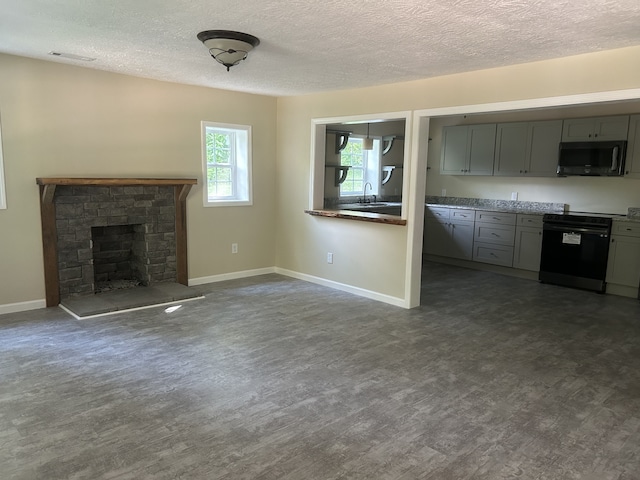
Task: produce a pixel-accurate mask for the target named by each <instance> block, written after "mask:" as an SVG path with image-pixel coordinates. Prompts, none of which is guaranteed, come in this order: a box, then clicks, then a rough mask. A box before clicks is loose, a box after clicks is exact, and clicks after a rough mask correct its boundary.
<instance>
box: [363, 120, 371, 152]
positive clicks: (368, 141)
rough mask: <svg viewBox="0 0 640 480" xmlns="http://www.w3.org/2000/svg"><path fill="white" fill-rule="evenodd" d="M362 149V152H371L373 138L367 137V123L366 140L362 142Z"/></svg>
mask: <svg viewBox="0 0 640 480" xmlns="http://www.w3.org/2000/svg"><path fill="white" fill-rule="evenodd" d="M362 148H363V149H364V150H373V138H370V137H369V124H368V123H367V138H365V139H364V140H362Z"/></svg>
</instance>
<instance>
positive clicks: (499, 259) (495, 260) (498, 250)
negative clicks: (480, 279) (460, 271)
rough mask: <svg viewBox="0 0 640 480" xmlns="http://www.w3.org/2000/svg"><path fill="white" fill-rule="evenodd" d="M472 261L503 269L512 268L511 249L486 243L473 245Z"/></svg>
mask: <svg viewBox="0 0 640 480" xmlns="http://www.w3.org/2000/svg"><path fill="white" fill-rule="evenodd" d="M473 260H474V261H476V262H483V263H492V264H493V265H502V266H503V267H511V266H513V247H507V246H503V245H491V244H488V243H474V244H473Z"/></svg>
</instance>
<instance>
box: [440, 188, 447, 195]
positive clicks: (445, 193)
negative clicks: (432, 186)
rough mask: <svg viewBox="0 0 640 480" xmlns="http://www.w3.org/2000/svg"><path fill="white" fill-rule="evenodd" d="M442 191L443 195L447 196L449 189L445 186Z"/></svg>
mask: <svg viewBox="0 0 640 480" xmlns="http://www.w3.org/2000/svg"><path fill="white" fill-rule="evenodd" d="M441 193H442V195H441V196H442V197H446V196H447V189H446V188H443V189H442V192H441Z"/></svg>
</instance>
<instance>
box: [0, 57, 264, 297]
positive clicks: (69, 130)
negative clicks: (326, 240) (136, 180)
mask: <svg viewBox="0 0 640 480" xmlns="http://www.w3.org/2000/svg"><path fill="white" fill-rule="evenodd" d="M0 115H1V117H2V140H3V147H4V163H5V174H6V183H7V185H6V191H7V205H8V208H7V209H6V210H0V305H6V304H14V303H20V302H29V301H34V300H38V299H41V298H44V279H43V267H42V240H41V230H40V211H39V203H38V188H37V185H36V183H35V179H36V177H59V176H62V177H65V176H71V177H185V178H197V179H198V181H199V183H200V185H198V186H196V187H195V188H193V189H192V191H191V193H190V195H189V197H188V200H187V218H188V249H189V262H188V265H189V277H190V278H192V279H193V278H201V277H209V276H215V275H221V274H225V273H229V272H238V271H245V270H253V269H260V268H266V267H273V265H274V261H275V260H274V259H275V254H274V252H275V244H274V241H275V195H274V190H273V185H274V183H275V151H276V145H275V139H276V125H275V123H276V99H275V98H273V97H266V96H258V95H249V94H242V93H235V92H228V91H221V90H214V89H209V88H201V87H192V86H183V85H178V84H172V83H166V82H157V81H152V80H145V79H140V78H134V77H128V76H124V75H117V74H111V73H106V72H102V71H98V70H93V69H86V68H79V67H76V66H70V65H64V64H60V63H53V62H43V61H38V60H32V59H27V58H21V57H15V56H9V55H0ZM202 120H207V121H212V122H223V123H232V124H243V125H251V126H252V127H253V188H254V192H253V199H254V204H253V206H243V207H209V208H205V207H204V206H203V200H202V186H201V181H202V161H201V142H200V131H201V130H200V122H201V121H202ZM232 242H233V243H238V245H239V253H238V254H235V255H232V254H231V243H232Z"/></svg>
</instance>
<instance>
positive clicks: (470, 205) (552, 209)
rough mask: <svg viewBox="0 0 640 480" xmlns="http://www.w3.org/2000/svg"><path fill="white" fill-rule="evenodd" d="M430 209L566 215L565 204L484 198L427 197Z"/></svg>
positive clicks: (426, 200)
mask: <svg viewBox="0 0 640 480" xmlns="http://www.w3.org/2000/svg"><path fill="white" fill-rule="evenodd" d="M425 203H426V205H427V206H429V207H446V208H463V209H468V210H487V211H490V212H501V213H524V214H528V215H544V214H545V213H564V212H565V210H566V208H567V206H566V205H565V204H564V203H545V202H520V201H517V200H488V199H484V198H462V197H426V198H425Z"/></svg>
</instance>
